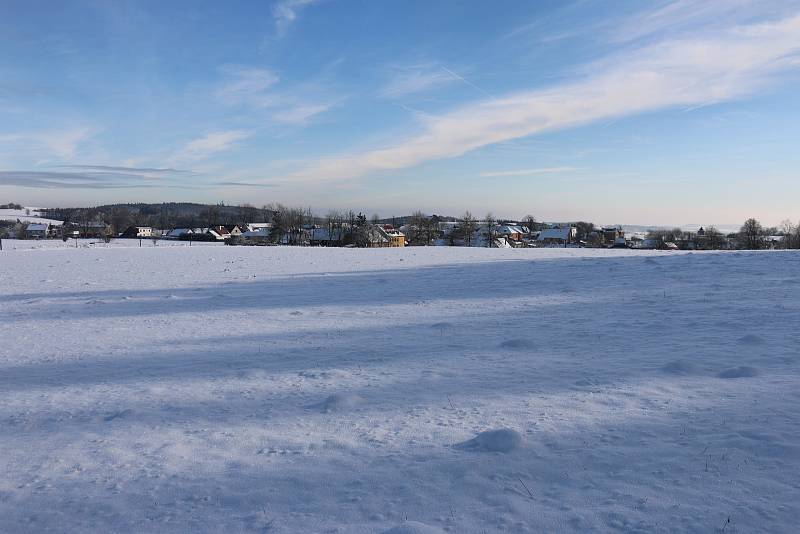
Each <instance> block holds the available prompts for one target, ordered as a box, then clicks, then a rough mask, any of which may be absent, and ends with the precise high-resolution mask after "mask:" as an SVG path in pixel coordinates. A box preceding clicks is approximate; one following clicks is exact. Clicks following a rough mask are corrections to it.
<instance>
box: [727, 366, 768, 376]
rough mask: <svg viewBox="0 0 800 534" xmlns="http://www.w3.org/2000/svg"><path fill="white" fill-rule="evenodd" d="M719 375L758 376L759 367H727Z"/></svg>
mask: <svg viewBox="0 0 800 534" xmlns="http://www.w3.org/2000/svg"><path fill="white" fill-rule="evenodd" d="M717 376H718V377H719V378H751V377H754V376H758V369H756V368H755V367H747V366H742V367H731V368H730V369H725V370H724V371H722V372H721V373H719V374H718V375H717Z"/></svg>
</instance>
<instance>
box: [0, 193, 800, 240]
mask: <svg viewBox="0 0 800 534" xmlns="http://www.w3.org/2000/svg"><path fill="white" fill-rule="evenodd" d="M59 213H62V214H63V213H66V214H67V217H65V219H71V220H58V219H54V218H50V217H52V216H53V210H46V209H38V208H23V207H22V206H19V205H14V204H6V205H4V206H2V207H0V239H28V240H31V239H33V240H36V239H39V240H42V239H61V240H64V241H67V240H70V239H90V240H91V239H94V240H100V241H105V242H109V241H110V240H112V239H138V240H140V244H141V243H142V242H145V241H151V242H152V244H153V245H154V246H155V245H157V243H158V242H159V241H162V240H171V241H183V242H186V243H187V244H188V245H191V244H192V243H194V242H207V243H209V242H210V243H224V244H226V245H231V246H277V245H294V246H313V247H359V248H383V247H405V246H456V247H485V248H540V247H567V248H609V249H650V250H735V249H778V248H798V246H800V233H799V232H798V228H797V226H794V225H792V224H791V223H789V222H785V223H783V224H782V226H781V228H764V227H762V226H761V224H760V223H759V222H758V221H755V220H754V219H750V220H748V221H746V222H745V224H744V225H743V226H742V228H741V229H740V231H739V232H729V233H723V232H721V231H719V230H717V229H716V228H715V227H714V226H708V227H702V226H700V227H697V228H696V229H690V230H684V229H681V228H673V229H664V228H658V227H654V228H652V229H649V230H646V231H630V230H626V229H625V227H623V226H621V225H615V226H595V225H594V224H593V223H587V222H571V223H547V222H538V221H537V220H536V219H535V218H534V217H533V216H530V215H528V216H526V217H524V218H523V219H522V220H506V219H497V218H495V217H493V216H492V215H491V214H487V215H486V216H485V217H484V218H482V219H481V220H479V219H477V218H475V217H474V216H473V215H472V214H470V213H469V212H466V213H465V214H464V215H462V216H461V217H459V218H454V217H441V216H438V215H430V216H429V215H424V214H422V213H421V212H416V213H414V214H413V215H411V216H407V217H401V218H392V219H389V220H386V219H380V218H379V217H378V216H377V215H373V217H372V218H371V219H370V220H367V217H366V216H365V215H363V214H362V213H358V214H356V213H354V212H352V211H350V212H337V211H331V212H329V213H328V215H326V216H325V217H317V216H314V215H313V214H311V212H310V210H300V209H296V208H285V207H283V206H280V205H278V206H277V207H276V208H275V209H264V210H240V211H238V212H236V213H237V214H238V216H231V217H228V222H229V223H228V224H206V225H202V226H200V225H191V226H184V227H176V226H172V225H162V227H158V226H155V225H147V224H124V225H122V224H120V222H119V221H114V217H108V220H106V219H105V218H103V217H102V216H97V215H95V216H94V218H92V219H91V220H85V219H81V218H77V217H75V216H74V215H72V214H73V213H78V214H80V213H82V212H81V211H76V212H70V211H67V212H64V211H61V212H56V214H59ZM71 215H72V216H71ZM248 215H249V216H250V217H251V218H252V219H261V221H260V222H247V221H246V220H245V218H246V216H248ZM231 219H241V220H238V221H235V222H230V221H231ZM191 222H197V221H191ZM208 222H218V221H211V220H209V221H208Z"/></svg>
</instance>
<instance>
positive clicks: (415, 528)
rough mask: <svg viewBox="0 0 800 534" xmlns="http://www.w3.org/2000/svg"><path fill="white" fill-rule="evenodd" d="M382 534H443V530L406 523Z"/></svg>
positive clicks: (420, 524)
mask: <svg viewBox="0 0 800 534" xmlns="http://www.w3.org/2000/svg"><path fill="white" fill-rule="evenodd" d="M383 534H444V530H442V529H440V528H437V527H432V526H430V525H426V524H425V523H418V522H416V521H406V522H405V523H403V524H402V525H398V526H396V527H393V528H390V529H389V530H384V531H383Z"/></svg>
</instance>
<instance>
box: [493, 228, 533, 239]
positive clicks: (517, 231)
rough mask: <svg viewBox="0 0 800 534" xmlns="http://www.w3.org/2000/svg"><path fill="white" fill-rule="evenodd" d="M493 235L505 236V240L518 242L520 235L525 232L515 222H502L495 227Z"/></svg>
mask: <svg viewBox="0 0 800 534" xmlns="http://www.w3.org/2000/svg"><path fill="white" fill-rule="evenodd" d="M494 233H495V235H498V236H501V237H505V238H506V240H507V241H514V242H520V241H522V236H524V235H525V234H527V233H528V232H526V231H525V230H524V229H523V228H522V227H521V226H518V225H516V224H504V225H501V226H499V227H497V228H496V229H495V232H494Z"/></svg>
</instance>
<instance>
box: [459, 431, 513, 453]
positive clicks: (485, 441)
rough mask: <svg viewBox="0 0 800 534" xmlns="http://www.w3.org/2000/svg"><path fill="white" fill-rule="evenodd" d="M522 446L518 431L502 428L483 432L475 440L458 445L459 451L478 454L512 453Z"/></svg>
mask: <svg viewBox="0 0 800 534" xmlns="http://www.w3.org/2000/svg"><path fill="white" fill-rule="evenodd" d="M521 444H522V436H520V434H519V432H517V431H516V430H511V429H510V428H500V429H497V430H487V431H485V432H481V433H480V434H478V435H477V436H475V437H474V438H472V439H470V440H467V441H464V442H462V443H459V444H457V445H456V447H458V448H459V449H464V450H468V451H478V452H511V451H513V450H514V449H516V448H517V447H519V446H520V445H521Z"/></svg>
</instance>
